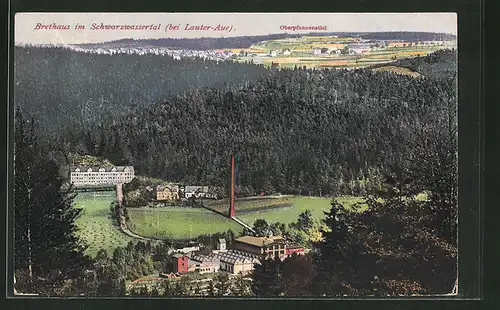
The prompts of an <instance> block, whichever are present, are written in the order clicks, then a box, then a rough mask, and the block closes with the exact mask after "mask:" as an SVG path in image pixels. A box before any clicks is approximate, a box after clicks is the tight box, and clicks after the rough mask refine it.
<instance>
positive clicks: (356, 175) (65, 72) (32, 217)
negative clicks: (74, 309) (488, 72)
mask: <svg viewBox="0 0 500 310" xmlns="http://www.w3.org/2000/svg"><path fill="white" fill-rule="evenodd" d="M14 42H15V47H14V53H13V59H14V60H13V61H14V80H13V84H14V88H13V92H14V110H15V128H14V135H15V141H14V144H15V148H14V152H15V159H14V181H13V182H14V197H13V202H14V206H13V208H14V219H13V222H14V225H13V228H14V240H13V247H14V262H13V270H14V283H15V285H14V295H16V296H19V295H34V296H39V297H45V296H54V297H69V296H78V297H85V298H93V297H124V296H137V297H151V298H179V297H185V298H189V297H203V298H277V297H289V298H304V297H307V298H339V297H340V298H346V297H367V298H370V297H372V298H377V297H395V296H396V297H413V296H435V295H440V296H455V295H457V292H458V285H459V283H458V277H457V273H458V271H457V259H458V245H457V223H458V212H457V210H458V203H457V191H458V190H457V187H458V185H457V162H458V159H457V158H458V148H457V139H458V131H457V118H458V115H457V113H458V112H457V111H458V108H457V107H458V99H457V98H458V97H457V89H458V84H457V16H456V14H454V13H28V12H26V13H17V14H16V15H15V23H14Z"/></svg>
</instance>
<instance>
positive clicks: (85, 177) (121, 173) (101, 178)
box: [70, 166, 217, 201]
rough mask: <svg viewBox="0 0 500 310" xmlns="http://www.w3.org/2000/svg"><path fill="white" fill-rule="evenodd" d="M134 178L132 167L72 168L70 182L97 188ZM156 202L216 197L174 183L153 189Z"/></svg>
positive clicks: (206, 188) (199, 188) (201, 188)
mask: <svg viewBox="0 0 500 310" xmlns="http://www.w3.org/2000/svg"><path fill="white" fill-rule="evenodd" d="M133 178H135V171H134V167H132V166H72V167H70V182H71V183H73V185H76V186H89V185H90V186H99V185H102V186H104V185H116V184H119V183H129V182H130V181H132V179H133ZM155 193H156V200H157V201H175V200H179V199H181V198H187V199H189V198H191V197H194V198H211V199H216V198H217V195H216V194H215V193H213V191H211V190H210V188H209V186H198V185H195V186H182V185H179V184H174V183H167V184H161V185H158V186H156V188H155Z"/></svg>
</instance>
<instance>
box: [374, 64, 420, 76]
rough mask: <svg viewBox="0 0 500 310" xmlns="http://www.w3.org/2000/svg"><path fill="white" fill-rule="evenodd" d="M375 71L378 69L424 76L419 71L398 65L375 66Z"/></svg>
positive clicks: (378, 70) (379, 70)
mask: <svg viewBox="0 0 500 310" xmlns="http://www.w3.org/2000/svg"><path fill="white" fill-rule="evenodd" d="M373 71H376V72H381V71H384V72H394V73H397V74H404V75H409V76H411V77H421V76H422V74H420V73H418V72H415V71H411V70H410V69H407V68H403V67H397V66H383V67H379V68H375V69H373Z"/></svg>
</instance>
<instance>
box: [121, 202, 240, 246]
mask: <svg viewBox="0 0 500 310" xmlns="http://www.w3.org/2000/svg"><path fill="white" fill-rule="evenodd" d="M127 210H128V214H129V217H130V220H129V222H128V227H129V228H130V230H131V231H133V232H134V233H136V234H139V235H141V236H144V237H154V238H169V239H189V238H195V237H197V236H199V235H208V234H213V233H216V232H224V231H227V230H228V229H231V230H232V231H234V232H235V233H239V232H240V231H241V230H242V229H243V227H242V226H240V225H239V224H237V223H236V222H234V221H232V220H230V219H228V218H226V217H224V216H222V215H220V214H217V213H215V212H212V211H209V210H206V209H198V208H182V207H166V208H147V207H146V208H128V209H127Z"/></svg>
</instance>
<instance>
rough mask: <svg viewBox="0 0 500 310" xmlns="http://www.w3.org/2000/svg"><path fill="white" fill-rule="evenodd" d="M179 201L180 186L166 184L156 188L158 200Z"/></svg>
mask: <svg viewBox="0 0 500 310" xmlns="http://www.w3.org/2000/svg"><path fill="white" fill-rule="evenodd" d="M178 199H179V185H175V184H165V185H158V186H156V200H158V201H172V200H178Z"/></svg>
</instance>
